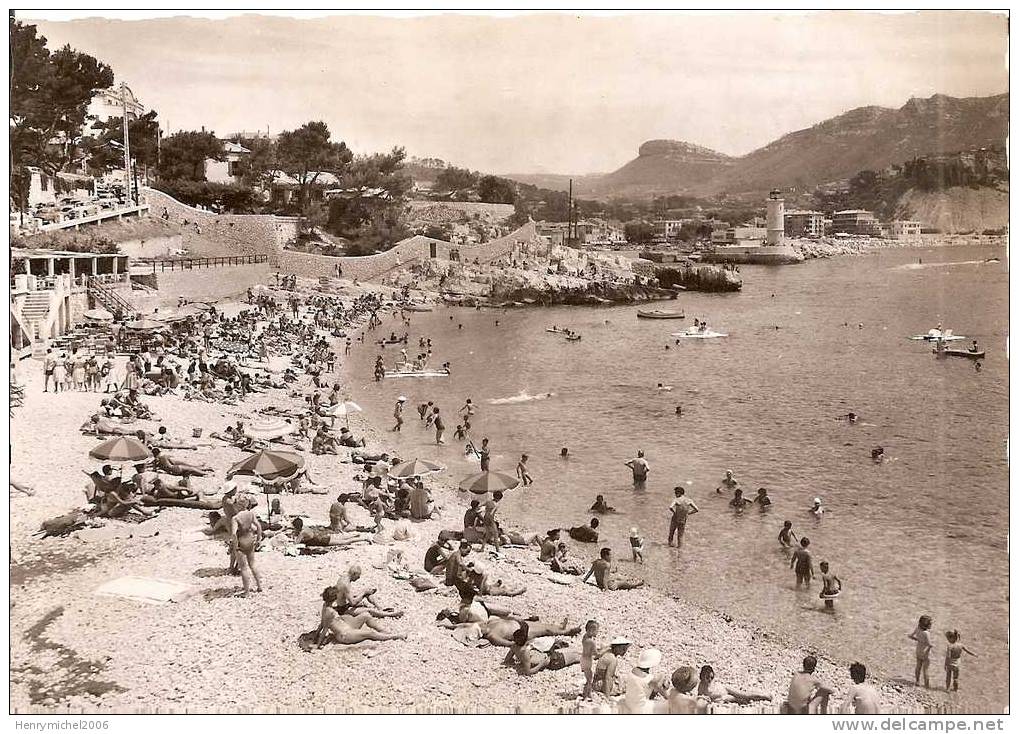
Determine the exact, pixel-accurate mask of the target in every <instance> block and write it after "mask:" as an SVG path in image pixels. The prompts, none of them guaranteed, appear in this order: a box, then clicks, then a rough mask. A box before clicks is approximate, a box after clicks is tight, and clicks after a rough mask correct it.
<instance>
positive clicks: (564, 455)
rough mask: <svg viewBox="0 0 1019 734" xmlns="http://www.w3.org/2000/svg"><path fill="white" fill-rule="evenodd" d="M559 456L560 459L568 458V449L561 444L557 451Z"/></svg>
mask: <svg viewBox="0 0 1019 734" xmlns="http://www.w3.org/2000/svg"><path fill="white" fill-rule="evenodd" d="M559 458H560V459H568V458H570V450H569V449H568V448H566V447H565V446H563V450H562V451H560V452H559Z"/></svg>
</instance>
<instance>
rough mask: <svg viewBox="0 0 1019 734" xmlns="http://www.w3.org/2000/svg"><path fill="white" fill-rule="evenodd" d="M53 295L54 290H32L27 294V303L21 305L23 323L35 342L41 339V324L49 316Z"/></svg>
mask: <svg viewBox="0 0 1019 734" xmlns="http://www.w3.org/2000/svg"><path fill="white" fill-rule="evenodd" d="M51 296H52V291H32V292H31V293H29V294H28V295H27V296H25V303H24V304H23V305H22V307H21V323H22V324H23V325H24V326H25V331H26V332H28V335H29V337H31V339H32V342H33V343H38V342H39V341H40V336H41V334H40V333H39V332H40V329H39V326H40V324H44V323H46V318H47V317H48V316H49V313H50V304H51V303H52V299H51Z"/></svg>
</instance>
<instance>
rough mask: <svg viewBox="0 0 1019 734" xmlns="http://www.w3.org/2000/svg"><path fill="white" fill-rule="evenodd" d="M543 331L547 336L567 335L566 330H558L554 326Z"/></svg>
mask: <svg viewBox="0 0 1019 734" xmlns="http://www.w3.org/2000/svg"><path fill="white" fill-rule="evenodd" d="M545 331H547V332H548V333H549V334H568V333H569V332H568V331H567V330H566V329H560V328H558V327H555V326H553V327H550V328H548V329H545Z"/></svg>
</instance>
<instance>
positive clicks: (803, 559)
mask: <svg viewBox="0 0 1019 734" xmlns="http://www.w3.org/2000/svg"><path fill="white" fill-rule="evenodd" d="M809 547H810V538H800V547H799V548H797V549H796V550H794V551H793V556H792V558H790V559H789V568H792V569H794V570H795V571H796V588H797V589H798V588H800V585H801V584H803V585H805V586H810V580H811V579H812V578H814V559H813V558H812V557H811V555H810V551H809V550H807V548H809Z"/></svg>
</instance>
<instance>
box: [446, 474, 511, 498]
mask: <svg viewBox="0 0 1019 734" xmlns="http://www.w3.org/2000/svg"><path fill="white" fill-rule="evenodd" d="M519 484H520V480H518V479H517V478H516V477H511V476H510V475H509V474H503V473H502V472H499V471H483V472H480V473H479V474H471V475H470V476H469V477H467V478H466V479H464V480H463V481H462V482H460V489H462V490H464V491H465V492H473V493H474V494H488V493H489V492H503V491H505V490H507V489H513V488H514V487H516V486H518V485H519Z"/></svg>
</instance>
